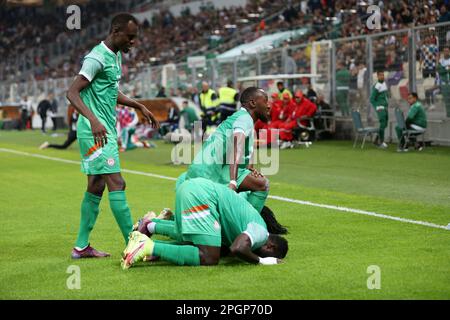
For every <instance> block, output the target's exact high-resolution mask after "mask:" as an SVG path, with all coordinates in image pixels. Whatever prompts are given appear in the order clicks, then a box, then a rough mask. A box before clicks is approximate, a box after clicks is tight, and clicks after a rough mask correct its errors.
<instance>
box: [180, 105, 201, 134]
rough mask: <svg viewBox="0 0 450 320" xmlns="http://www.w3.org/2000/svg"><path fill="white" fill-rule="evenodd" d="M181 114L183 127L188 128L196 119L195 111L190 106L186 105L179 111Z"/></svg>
mask: <svg viewBox="0 0 450 320" xmlns="http://www.w3.org/2000/svg"><path fill="white" fill-rule="evenodd" d="M180 115H181V116H184V127H185V128H186V129H190V128H192V127H193V126H194V122H195V121H197V120H198V116H197V113H196V112H195V109H194V108H192V107H186V108H184V109H183V110H181V112H180Z"/></svg>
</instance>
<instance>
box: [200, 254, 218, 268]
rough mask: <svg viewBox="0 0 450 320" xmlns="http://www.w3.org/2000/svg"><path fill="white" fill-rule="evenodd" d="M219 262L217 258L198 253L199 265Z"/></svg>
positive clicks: (211, 264) (212, 264)
mask: <svg viewBox="0 0 450 320" xmlns="http://www.w3.org/2000/svg"><path fill="white" fill-rule="evenodd" d="M218 264H219V259H218V258H216V257H211V256H205V255H203V256H202V255H200V265H202V266H215V265H218Z"/></svg>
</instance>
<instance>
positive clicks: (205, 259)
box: [199, 246, 220, 266]
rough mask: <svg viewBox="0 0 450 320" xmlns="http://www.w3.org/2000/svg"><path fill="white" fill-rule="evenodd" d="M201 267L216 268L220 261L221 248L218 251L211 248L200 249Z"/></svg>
mask: <svg viewBox="0 0 450 320" xmlns="http://www.w3.org/2000/svg"><path fill="white" fill-rule="evenodd" d="M199 255H200V265H202V266H214V265H217V264H219V260H220V248H217V250H214V249H211V248H205V247H202V246H200V247H199Z"/></svg>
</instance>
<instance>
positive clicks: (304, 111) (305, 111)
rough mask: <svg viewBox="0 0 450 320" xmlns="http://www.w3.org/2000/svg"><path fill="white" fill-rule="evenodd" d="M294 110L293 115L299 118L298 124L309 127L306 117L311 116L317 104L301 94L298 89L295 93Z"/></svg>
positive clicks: (314, 112)
mask: <svg viewBox="0 0 450 320" xmlns="http://www.w3.org/2000/svg"><path fill="white" fill-rule="evenodd" d="M295 103H296V110H295V116H296V118H299V119H300V124H301V125H302V126H305V127H309V125H310V123H309V120H305V119H306V118H312V117H313V116H314V115H315V114H316V112H317V106H316V105H315V103H314V102H311V100H309V99H308V98H306V97H305V96H304V95H303V92H301V91H298V92H297V93H296V95H295Z"/></svg>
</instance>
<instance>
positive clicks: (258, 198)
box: [247, 191, 269, 212]
mask: <svg viewBox="0 0 450 320" xmlns="http://www.w3.org/2000/svg"><path fill="white" fill-rule="evenodd" d="M268 195H269V191H252V192H250V194H249V196H248V198H247V201H248V202H250V204H251V205H252V206H253V207H254V208H255V209H256V210H257V211H258V212H261V210H262V208H263V207H264V204H265V203H266V199H267V196H268Z"/></svg>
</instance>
